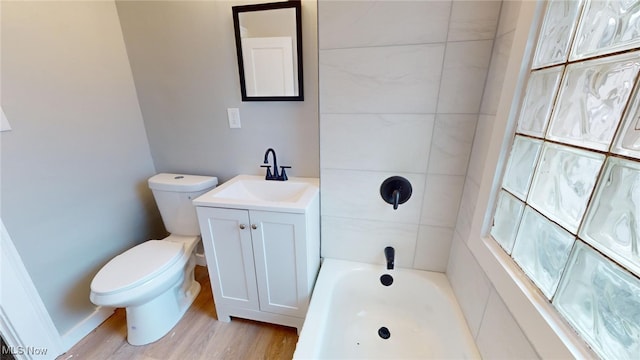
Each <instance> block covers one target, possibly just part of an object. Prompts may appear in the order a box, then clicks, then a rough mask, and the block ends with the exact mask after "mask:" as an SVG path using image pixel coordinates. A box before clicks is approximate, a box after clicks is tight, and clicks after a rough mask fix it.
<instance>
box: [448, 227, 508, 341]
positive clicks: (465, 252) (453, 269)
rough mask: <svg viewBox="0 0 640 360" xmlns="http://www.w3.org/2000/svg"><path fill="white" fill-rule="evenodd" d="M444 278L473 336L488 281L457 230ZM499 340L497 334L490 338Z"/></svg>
mask: <svg viewBox="0 0 640 360" xmlns="http://www.w3.org/2000/svg"><path fill="white" fill-rule="evenodd" d="M447 278H448V279H449V283H451V288H452V289H453V292H454V293H455V294H456V298H457V299H458V304H460V309H462V313H463V314H464V317H465V319H466V320H467V325H469V330H470V331H471V334H472V335H473V337H474V338H475V337H476V336H477V334H478V330H479V329H480V324H481V323H482V316H483V315H484V310H485V307H486V305H487V301H488V300H489V294H490V293H491V283H490V282H489V279H487V276H486V275H485V273H484V271H483V270H482V268H481V267H480V265H479V264H478V262H477V261H476V259H475V258H474V257H473V255H472V254H471V252H470V251H469V249H468V248H467V245H465V243H464V242H463V241H462V239H460V235H459V234H458V233H457V232H456V233H454V235H453V241H452V243H451V255H450V256H449V264H448V265H447ZM499 340H500V338H497V337H496V338H494V339H493V341H495V342H496V343H498V344H500V343H501V342H502V341H501V340H500V341H499Z"/></svg>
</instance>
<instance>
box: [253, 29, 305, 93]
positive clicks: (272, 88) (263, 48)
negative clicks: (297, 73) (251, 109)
mask: <svg viewBox="0 0 640 360" xmlns="http://www.w3.org/2000/svg"><path fill="white" fill-rule="evenodd" d="M242 57H243V60H244V80H245V86H246V88H247V96H275V95H279V96H295V95H296V93H295V89H294V82H293V81H294V80H293V79H294V72H293V51H292V46H291V37H288V36H281V37H255V38H243V39H242Z"/></svg>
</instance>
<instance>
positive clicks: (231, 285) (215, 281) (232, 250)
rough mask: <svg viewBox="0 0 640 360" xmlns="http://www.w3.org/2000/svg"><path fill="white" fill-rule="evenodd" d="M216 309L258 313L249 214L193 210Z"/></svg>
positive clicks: (206, 209)
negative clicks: (240, 308)
mask: <svg viewBox="0 0 640 360" xmlns="http://www.w3.org/2000/svg"><path fill="white" fill-rule="evenodd" d="M197 211H198V218H199V219H200V231H201V232H202V241H203V243H204V246H205V254H206V257H207V265H208V268H209V277H210V279H211V285H212V289H213V293H214V296H215V300H216V306H234V307H242V308H245V309H253V310H258V309H259V307H258V293H257V290H256V275H255V274H256V273H255V267H254V264H253V249H252V247H253V246H252V244H251V231H250V225H249V212H248V211H246V210H231V209H218V208H205V207H197Z"/></svg>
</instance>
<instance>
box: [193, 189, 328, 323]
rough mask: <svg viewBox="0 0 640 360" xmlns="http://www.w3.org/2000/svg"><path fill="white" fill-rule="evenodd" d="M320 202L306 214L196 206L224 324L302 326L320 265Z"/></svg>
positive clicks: (315, 203)
mask: <svg viewBox="0 0 640 360" xmlns="http://www.w3.org/2000/svg"><path fill="white" fill-rule="evenodd" d="M317 202H318V201H317V199H316V201H314V202H313V203H312V204H311V205H312V206H310V207H309V210H307V211H306V212H305V213H287V212H275V211H261V210H241V209H229V208H215V207H202V206H198V207H197V208H196V209H197V213H198V220H199V223H200V230H201V234H202V241H203V244H204V247H205V256H206V259H207V266H208V269H209V277H210V280H211V287H212V290H213V295H214V300H215V305H216V311H217V314H218V320H220V321H230V317H231V316H236V317H241V318H247V319H252V320H258V321H265V322H270V323H276V324H281V325H286V326H292V327H296V328H297V329H298V331H299V330H300V329H301V328H302V323H303V322H304V317H305V314H306V311H307V307H308V304H309V300H310V298H311V292H312V290H313V285H314V283H315V279H316V276H317V274H318V270H319V267H320V241H319V210H318V204H317ZM313 205H315V206H313Z"/></svg>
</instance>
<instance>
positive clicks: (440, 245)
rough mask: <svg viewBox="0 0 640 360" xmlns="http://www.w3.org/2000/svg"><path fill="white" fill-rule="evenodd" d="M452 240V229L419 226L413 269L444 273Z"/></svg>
mask: <svg viewBox="0 0 640 360" xmlns="http://www.w3.org/2000/svg"><path fill="white" fill-rule="evenodd" d="M452 238H453V229H452V228H447V227H437V226H428V225H420V228H419V229H418V240H417V243H416V251H415V257H414V259H413V268H414V269H420V270H428V271H438V272H445V271H446V270H447V263H448V262H449V250H450V249H451V240H452Z"/></svg>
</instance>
